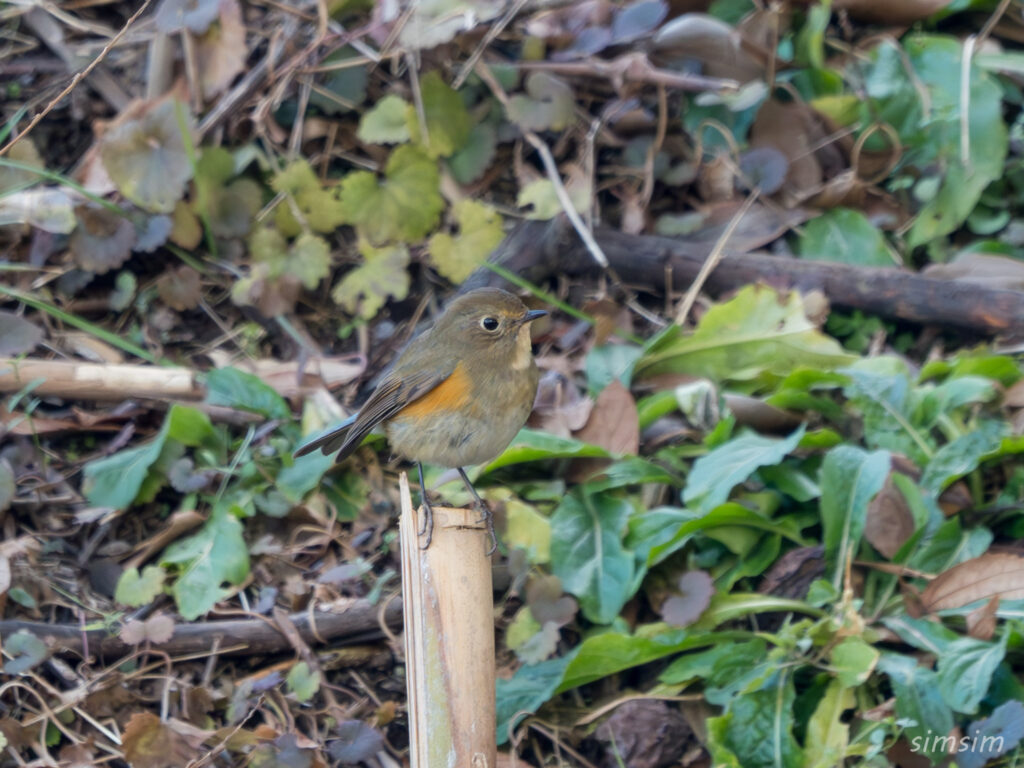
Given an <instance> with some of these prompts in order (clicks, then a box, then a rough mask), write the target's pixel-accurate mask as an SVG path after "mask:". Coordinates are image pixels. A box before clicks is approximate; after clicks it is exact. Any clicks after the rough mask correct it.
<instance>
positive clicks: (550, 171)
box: [475, 62, 608, 269]
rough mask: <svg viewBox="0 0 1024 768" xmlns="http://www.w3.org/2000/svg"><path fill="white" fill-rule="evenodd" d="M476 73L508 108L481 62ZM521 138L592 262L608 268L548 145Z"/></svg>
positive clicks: (528, 134) (533, 138) (525, 134)
mask: <svg viewBox="0 0 1024 768" xmlns="http://www.w3.org/2000/svg"><path fill="white" fill-rule="evenodd" d="M475 70H476V73H477V74H478V75H479V76H480V79H481V80H483V81H484V82H485V83H487V87H488V88H490V89H491V92H492V93H493V94H494V95H495V97H496V98H497V99H498V101H500V102H501V103H502V106H504V107H505V108H506V109H507V108H508V94H506V93H505V89H504V88H502V87H501V84H500V83H499V82H498V81H497V80H496V79H495V77H494V75H493V74H491V70H490V69H489V68H488V67H487V65H486V64H484V63H483V62H477V65H476V67H475ZM520 130H521V131H522V132H523V137H524V138H525V139H526V140H527V141H528V142H529V143H530V146H532V147H533V148H534V149H535V150H537V154H538V155H540V159H541V162H542V163H543V165H544V171H545V172H546V173H547V176H548V179H550V181H551V184H552V186H554V188H555V194H556V195H557V197H558V202H559V203H560V204H561V206H562V210H564V211H565V215H566V216H568V217H569V221H570V222H572V226H573V229H575V230H576V232H577V234H578V235H579V236H580V240H582V241H583V243H584V245H586V246H587V250H588V251H590V254H591V255H592V256H593V257H594V261H596V262H597V263H598V264H600V265H601V267H603V268H605V269H607V268H608V258H607V257H606V256H605V255H604V251H602V250H601V246H600V245H598V244H597V241H596V240H595V239H594V236H593V234H591V232H590V230H589V229H588V228H587V225H586V224H585V223H584V222H583V219H581V218H580V215H579V212H577V210H576V206H575V205H573V202H572V198H571V197H569V191H568V190H567V189H566V188H565V184H563V183H562V177H561V175H560V174H559V172H558V165H556V163H555V158H554V157H553V156H552V155H551V150H550V149H549V148H548V145H547V144H545V143H544V141H543V140H541V138H540V136H538V135H537V134H536V133H534V132H533V131H531V130H528V129H526V128H522V127H521V126H520Z"/></svg>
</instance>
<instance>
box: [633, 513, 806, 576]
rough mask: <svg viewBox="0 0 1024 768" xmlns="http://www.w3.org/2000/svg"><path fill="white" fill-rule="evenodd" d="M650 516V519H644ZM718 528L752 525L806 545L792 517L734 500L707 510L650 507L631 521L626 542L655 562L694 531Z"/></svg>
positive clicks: (688, 538) (681, 545) (684, 541)
mask: <svg viewBox="0 0 1024 768" xmlns="http://www.w3.org/2000/svg"><path fill="white" fill-rule="evenodd" d="M647 517H650V518H651V520H650V522H647V521H646V520H645V518H647ZM716 528H752V529H755V530H759V531H765V532H768V533H773V534H776V535H779V536H783V537H785V538H787V539H789V540H790V541H793V542H795V543H796V544H799V545H800V546H805V545H806V544H807V542H806V541H804V539H803V538H802V537H801V536H800V530H799V528H798V527H797V526H796V525H795V523H794V520H793V518H792V517H789V518H783V519H781V520H771V519H769V518H767V517H765V516H763V515H761V514H759V513H758V512H755V511H754V510H752V509H749V508H747V507H745V506H743V505H742V504H737V503H735V502H727V503H725V504H722V505H720V506H718V507H715V508H714V509H712V510H711V511H710V512H706V513H702V512H700V511H697V510H693V511H691V510H688V509H679V510H676V509H673V508H671V507H659V508H658V509H653V510H650V511H649V512H646V513H644V514H643V515H640V516H637V517H634V518H633V519H632V520H631V521H630V536H629V538H628V539H627V543H628V544H629V546H630V547H633V548H635V549H636V550H637V551H638V552H641V553H642V552H644V551H646V552H647V563H648V564H649V565H655V564H657V563H660V562H662V561H663V560H664V559H665V558H666V557H668V556H669V555H671V554H672V553H673V552H676V551H678V550H679V549H681V548H682V547H683V546H685V545H686V543H687V542H688V541H689V540H690V539H691V538H692V537H693V535H694V534H696V533H699V532H701V531H713V530H714V529H716Z"/></svg>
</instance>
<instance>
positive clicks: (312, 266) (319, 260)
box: [288, 232, 331, 291]
mask: <svg viewBox="0 0 1024 768" xmlns="http://www.w3.org/2000/svg"><path fill="white" fill-rule="evenodd" d="M288 271H289V272H290V273H291V274H293V275H295V277H297V278H298V279H299V282H301V283H302V284H303V285H304V286H305V287H306V288H308V289H309V290H311V291H312V290H313V289H314V288H316V287H317V286H318V285H320V281H321V280H323V279H324V278H325V277H327V276H328V275H329V274H330V273H331V248H330V246H329V245H328V244H327V241H326V240H324V239H323V238H322V237H319V236H318V235H314V234H311V233H309V232H303V233H302V234H301V235H299V236H298V238H296V240H295V242H294V243H292V247H291V248H290V249H289V250H288Z"/></svg>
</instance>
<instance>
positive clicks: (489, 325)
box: [480, 315, 498, 332]
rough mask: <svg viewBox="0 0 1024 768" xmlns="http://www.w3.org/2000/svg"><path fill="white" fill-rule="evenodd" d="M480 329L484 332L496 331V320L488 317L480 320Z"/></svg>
mask: <svg viewBox="0 0 1024 768" xmlns="http://www.w3.org/2000/svg"><path fill="white" fill-rule="evenodd" d="M480 327H481V328H483V329H484V330H485V331H492V332H493V331H496V330H498V319H497V318H495V317H491V316H490V315H488V316H487V317H485V318H482V319H481V320H480Z"/></svg>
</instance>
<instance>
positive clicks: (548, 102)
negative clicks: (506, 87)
mask: <svg viewBox="0 0 1024 768" xmlns="http://www.w3.org/2000/svg"><path fill="white" fill-rule="evenodd" d="M574 106H575V100H574V99H573V91H572V88H570V87H569V86H568V85H567V84H566V83H565V81H563V80H561V79H559V78H557V77H554V76H553V75H549V74H547V73H546V72H531V73H530V74H529V75H528V76H527V77H526V94H525V95H524V94H518V93H517V94H514V95H513V96H511V97H509V100H508V106H507V110H508V118H509V120H511V121H512V122H513V123H517V124H518V125H520V126H521V127H522V128H525V129H527V130H530V131H548V130H551V131H562V130H565V128H566V127H567V126H568V125H569V123H571V122H572V119H573V107H574Z"/></svg>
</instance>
